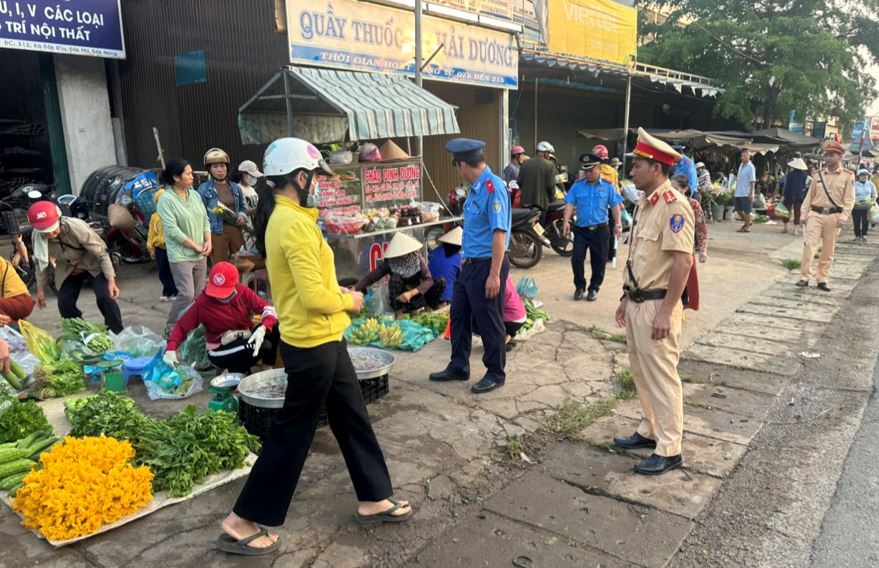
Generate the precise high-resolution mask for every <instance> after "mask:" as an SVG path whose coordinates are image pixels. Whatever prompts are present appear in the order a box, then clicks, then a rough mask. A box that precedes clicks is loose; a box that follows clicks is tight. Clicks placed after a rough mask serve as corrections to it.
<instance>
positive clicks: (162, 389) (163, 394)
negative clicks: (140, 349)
mask: <svg viewBox="0 0 879 568" xmlns="http://www.w3.org/2000/svg"><path fill="white" fill-rule="evenodd" d="M163 355H164V353H163V352H162V351H159V352H158V353H156V354H155V356H153V358H152V360H151V361H150V362H149V364H147V366H146V367H144V369H143V383H144V385H146V389H147V396H149V397H150V400H158V399H181V398H187V397H190V396H192V395H194V394H195V393H197V392H199V391H201V390H202V386H203V383H204V381H203V380H202V378H201V375H200V374H199V373H198V371H196V370H195V369H193V368H192V367H184V366H179V367H177V368H176V369H175V368H172V367H171V366H170V365H168V364H167V363H165V360H164V359H163V358H162V356H163Z"/></svg>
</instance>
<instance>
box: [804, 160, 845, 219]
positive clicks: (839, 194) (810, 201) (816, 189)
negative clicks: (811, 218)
mask: <svg viewBox="0 0 879 568" xmlns="http://www.w3.org/2000/svg"><path fill="white" fill-rule="evenodd" d="M822 177H823V178H824V183H825V184H827V191H826V192H825V191H824V186H823V185H821V178H822ZM828 192H829V193H830V195H831V196H832V197H833V201H835V202H836V205H834V204H833V203H831V202H830V199H828V197H827V193H828ZM854 205H855V174H853V173H851V172H850V171H848V170H846V169H844V168H843V167H841V166H840V168H839V169H838V170H836V173H831V172H829V171H828V170H827V168H824V169H822V170H820V171H819V172H818V173H816V174H815V175H813V176H812V185H810V186H809V191H808V193H806V199H805V200H804V201H803V207H802V211H803V213H804V214H805V215H806V216H808V214H809V211H810V210H811V209H810V208H811V207H822V208H824V207H826V208H828V209H829V208H831V207H842V213H840V214H839V215H840V218H842V220H843V221H846V220H848V217H849V215H850V214H851V212H852V207H854Z"/></svg>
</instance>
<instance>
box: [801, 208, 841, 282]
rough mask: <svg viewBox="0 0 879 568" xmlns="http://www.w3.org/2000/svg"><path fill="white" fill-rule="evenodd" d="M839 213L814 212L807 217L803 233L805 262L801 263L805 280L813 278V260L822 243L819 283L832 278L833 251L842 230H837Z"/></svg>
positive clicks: (819, 260)
mask: <svg viewBox="0 0 879 568" xmlns="http://www.w3.org/2000/svg"><path fill="white" fill-rule="evenodd" d="M838 216H839V214H838V213H832V214H830V215H821V214H820V213H815V212H814V211H811V212H809V215H808V216H807V217H806V229H805V230H804V231H803V261H802V262H801V263H800V274H801V275H802V277H803V280H808V279H809V278H810V277H811V276H812V258H813V257H814V256H815V247H816V246H818V243H819V242H820V243H821V258H820V259H818V276H817V281H818V282H827V280H828V278H829V277H830V265H831V264H832V263H833V251H834V250H835V249H836V239H838V238H839V232H840V229H837V228H836V219H837V217H838Z"/></svg>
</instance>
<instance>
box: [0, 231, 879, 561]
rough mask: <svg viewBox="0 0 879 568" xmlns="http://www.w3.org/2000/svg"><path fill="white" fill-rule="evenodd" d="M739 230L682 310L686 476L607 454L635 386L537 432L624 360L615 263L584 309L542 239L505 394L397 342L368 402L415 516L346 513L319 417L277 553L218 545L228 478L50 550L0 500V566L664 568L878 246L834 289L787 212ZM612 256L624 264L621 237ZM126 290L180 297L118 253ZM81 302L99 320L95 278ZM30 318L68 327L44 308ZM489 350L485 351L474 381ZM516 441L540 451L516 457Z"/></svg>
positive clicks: (127, 295)
mask: <svg viewBox="0 0 879 568" xmlns="http://www.w3.org/2000/svg"><path fill="white" fill-rule="evenodd" d="M735 227H736V226H734V224H733V223H718V224H714V225H712V226H711V230H712V241H711V249H710V251H709V252H710V256H711V258H710V260H709V262H708V264H707V265H704V266H702V267H700V268H701V269H702V270H701V271H700V279H701V282H702V290H703V293H702V298H703V305H704V306H705V307H704V309H703V310H702V311H700V312H698V313H691V312H688V313H687V315H686V318H687V320H686V323H685V326H684V340H685V343H686V344H687V345H688V353H687V357H686V360H685V362H684V363H683V364H682V368H681V371H682V373H683V374H684V375H685V378H686V380H687V381H688V383H687V384H686V387H685V396H686V400H687V407H686V421H685V428H686V441H685V454H684V459H685V464H686V466H687V469H685V470H683V471H678V472H674V473H671V474H668V475H666V476H663V477H661V478H659V479H651V478H642V477H637V476H634V475H633V474H632V473H631V471H630V469H631V466H632V464H633V463H634V460H635V459H636V457H637V455H638V454H637V453H632V454H620V453H612V452H609V451H608V449H607V447H606V442H607V441H608V440H610V438H611V437H612V436H613V435H615V434H616V433H619V432H625V433H629V432H631V429H632V428H633V427H634V424H635V422H634V420H635V419H637V403H636V401H635V400H621V401H613V402H610V403H609V404H612V405H614V406H615V408H614V412H613V414H612V415H610V416H607V417H605V418H603V419H601V420H598V421H596V422H594V423H593V424H591V425H590V426H589V427H587V428H585V429H584V430H583V431H582V432H577V433H576V435H575V436H572V438H573V439H568V440H564V441H561V440H560V439H559V438H557V437H555V436H554V435H550V434H548V433H547V432H546V430H545V429H544V428H541V424H543V423H544V422H545V421H546V420H547V419H548V418H549V417H552V416H554V415H555V414H556V409H557V408H558V407H559V406H560V405H562V404H563V403H565V402H566V401H568V400H573V401H576V402H577V403H578V404H579V405H580V406H581V407H584V408H592V407H591V406H589V405H598V404H608V401H609V400H610V399H611V398H612V396H613V395H614V391H615V387H614V382H613V378H614V377H615V376H617V375H618V374H620V373H622V372H623V371H625V370H626V368H627V366H628V357H627V356H626V354H625V345H623V344H621V343H619V342H618V338H616V337H614V334H619V333H620V331H619V330H617V329H615V325H614V323H613V311H614V309H615V308H616V303H617V300H618V298H619V290H620V288H621V277H622V270H623V264H624V262H620V263H619V264H618V266H617V268H616V270H609V271H608V276H607V279H606V281H605V284H604V286H603V287H602V292H601V294H600V296H599V300H598V301H597V302H594V303H586V302H579V303H574V302H573V301H572V300H571V295H572V293H573V286H572V285H571V284H570V283H569V281H570V264H569V260H568V259H563V258H560V257H557V256H555V255H553V254H552V253H550V254H549V255H548V256H547V257H545V258H544V260H543V261H542V262H541V264H540V265H538V267H536V268H535V269H532V270H530V271H525V272H521V271H516V272H515V273H514V280H515V279H517V278H518V276H520V275H523V274H525V275H528V276H531V277H534V278H535V279H536V280H537V282H538V285H539V287H540V293H539V297H540V299H541V300H543V301H544V302H545V304H546V308H547V310H548V311H549V312H550V314H551V315H552V317H553V318H554V320H553V322H552V323H551V324H550V325H549V326H548V329H547V331H545V332H544V333H542V334H539V335H537V336H535V337H534V338H532V339H531V340H529V341H527V342H525V343H522V344H521V345H520V346H519V347H518V348H517V349H516V350H514V351H513V352H512V353H511V355H510V357H509V362H508V376H509V381H508V383H507V385H506V386H505V387H504V388H503V389H499V390H498V391H494V392H492V393H490V394H488V395H485V396H481V397H476V396H474V395H472V394H471V393H470V392H469V390H468V387H469V385H464V384H460V383H457V384H434V383H430V382H428V381H427V374H428V373H429V372H431V371H433V370H438V369H441V368H442V367H443V366H444V365H445V364H446V362H447V360H448V355H449V346H448V344H447V343H446V342H444V341H442V340H438V341H435V342H433V343H431V344H429V345H428V346H426V347H425V348H424V349H423V350H422V351H420V352H418V353H414V354H413V353H398V363H397V365H396V367H395V368H394V371H393V373H392V377H391V379H392V385H391V394H390V395H388V396H387V397H385V398H384V399H383V400H381V401H379V402H378V403H376V404H374V405H371V406H370V413H371V416H372V421H373V424H374V427H375V430H376V433H377V435H378V437H379V440H380V442H381V444H382V447H383V449H384V451H385V455H386V457H387V460H388V464H389V467H390V469H391V474H392V477H393V480H394V484H395V486H396V487H397V488H398V496H399V497H401V498H407V499H411V500H413V502H414V503H415V504H416V509H417V511H418V514H417V517H416V518H415V519H414V520H413V521H412V522H410V523H407V524H405V525H403V526H395V527H390V526H389V527H379V528H374V529H362V528H360V527H358V526H357V525H356V524H355V523H354V522H353V519H352V518H351V513H352V512H353V509H354V505H355V501H354V495H353V491H352V489H351V487H350V481H349V479H348V475H347V471H346V470H345V467H344V463H343V461H342V459H341V456H340V454H339V452H338V448H337V446H336V443H335V440H334V439H333V437H332V434H331V433H330V432H329V430H328V429H326V428H325V429H322V430H320V431H319V432H318V434H317V436H316V438H315V442H314V445H313V448H312V454H311V455H310V457H309V461H308V462H307V464H306V469H305V472H304V475H303V478H302V481H301V483H300V485H299V488H298V491H297V494H296V499H295V500H294V503H293V505H292V507H291V509H290V514H289V516H288V520H287V523H286V525H285V526H284V527H283V528H281V529H280V534H281V535H282V538H283V540H284V545H283V548H282V551H281V553H280V554H279V555H275V556H273V557H269V558H260V559H238V558H231V557H228V556H226V555H223V554H221V553H219V552H217V551H215V550H214V549H213V547H212V545H211V542H212V540H213V539H214V538H216V535H217V534H218V523H219V521H220V519H221V518H222V517H223V515H224V514H225V513H226V512H227V511H228V509H229V508H230V507H231V505H232V503H233V501H234V499H235V497H236V496H237V493H238V491H239V490H240V487H241V484H240V483H235V484H232V485H229V486H226V487H223V488H220V489H218V490H216V491H213V492H211V493H209V494H206V495H203V496H200V497H198V498H196V499H194V500H192V501H189V502H187V503H184V504H181V505H178V506H175V507H170V508H168V509H164V510H162V511H159V512H158V513H156V514H154V515H151V516H150V517H147V518H145V519H142V520H140V521H137V522H135V523H132V524H130V525H127V526H125V527H122V528H120V529H117V530H115V531H112V532H110V533H106V534H104V535H100V536H98V537H95V538H92V539H88V540H86V541H83V542H82V543H78V544H76V545H74V546H72V547H69V548H65V549H61V550H58V551H54V550H52V549H51V548H50V547H48V546H47V545H46V544H45V543H43V542H41V541H38V540H37V539H35V538H34V537H33V536H32V535H31V534H30V533H28V532H27V531H25V530H24V529H23V528H21V526H20V524H19V522H18V519H17V518H16V517H15V516H14V515H13V514H12V513H11V512H10V511H8V510H6V511H4V513H3V514H0V531H2V532H3V533H5V534H8V535H14V538H12V539H8V544H7V546H6V547H4V549H3V550H2V551H0V566H12V565H22V566H28V565H35V564H37V563H38V564H40V565H43V566H45V565H48V566H65V567H66V566H147V565H154V564H156V563H164V564H166V565H171V566H196V565H205V564H208V565H211V566H237V565H242V566H243V565H245V564H246V565H247V566H269V565H274V566H293V567H295V566H319V567H330V566H332V567H360V566H364V567H365V566H402V565H410V564H411V565H415V566H512V565H513V560H514V559H516V558H517V557H519V556H523V557H527V558H530V559H531V560H532V561H533V565H534V566H587V565H598V564H600V565H602V566H627V565H640V566H662V565H665V563H666V562H667V561H668V559H669V558H670V557H671V555H672V554H674V552H675V550H677V547H678V545H679V544H680V542H681V541H682V540H683V539H684V538H685V537H686V535H687V534H688V533H689V531H690V530H691V528H692V526H693V519H694V518H696V517H697V516H698V515H699V513H700V511H701V510H702V509H703V508H704V507H705V505H706V503H708V502H709V501H710V499H711V497H712V495H713V494H714V493H715V492H716V491H717V490H718V488H719V487H720V486H721V484H722V483H723V481H724V479H726V478H727V476H728V475H729V474H730V472H731V471H732V470H733V469H734V468H735V466H736V464H737V463H738V461H739V460H740V459H741V457H742V456H743V455H745V453H746V452H747V450H748V444H749V442H750V441H751V439H752V438H753V436H754V435H755V434H756V433H757V432H758V431H759V430H760V427H761V424H762V421H763V419H764V418H765V415H766V412H767V411H768V408H769V406H770V404H771V403H772V402H773V400H774V397H775V396H776V395H777V394H778V392H779V391H780V390H781V388H782V387H783V385H784V383H785V381H787V380H788V379H787V377H788V376H790V375H791V374H793V373H794V372H795V371H796V369H797V368H798V367H799V365H800V362H799V359H800V357H799V353H800V352H801V351H804V350H811V349H814V348H815V341H816V340H817V338H818V337H820V332H821V329H822V327H821V326H824V325H826V322H827V321H829V320H830V318H831V317H832V316H833V314H834V313H836V311H837V310H838V309H839V308H840V307H841V306H843V305H844V304H845V302H846V298H847V296H848V293H849V292H850V291H851V289H852V288H853V287H854V285H855V284H856V282H857V279H858V278H859V277H860V275H861V274H862V273H863V271H864V269H865V267H866V266H867V265H868V263H869V262H871V261H872V259H873V258H874V257H875V255H876V250H875V248H873V247H872V246H869V247H854V246H849V245H843V246H841V247H840V253H839V254H838V258H837V262H836V264H835V266H834V274H835V275H837V274H838V275H839V276H840V278H835V279H834V281H833V284H834V291H833V292H832V293H830V294H824V295H819V294H821V293H820V292H817V291H816V290H815V289H814V288H811V289H808V290H800V289H796V288H793V287H792V286H791V284H792V282H793V281H795V280H796V275H795V274H790V273H788V271H787V270H785V269H784V268H783V267H782V265H781V262H780V261H781V260H782V259H785V258H792V259H798V258H799V251H800V250H801V244H800V241H799V240H798V238H796V237H793V236H790V235H781V234H779V232H778V231H779V230H780V227H778V226H774V227H773V226H757V227H755V231H754V232H753V233H751V234H749V235H744V234H739V233H735V232H734V229H735ZM620 253H621V255H623V258H624V256H625V253H626V248H625V247H621V251H620ZM119 285H120V288H121V289H122V297H123V305H122V310H123V316H124V318H125V320H126V323H127V324H134V323H139V324H143V325H147V326H149V327H151V328H152V329H154V330H161V329H162V328H163V326H164V319H165V316H166V314H167V310H168V308H169V306H168V305H167V304H163V303H159V302H158V301H153V298H155V299H156V300H157V299H158V296H159V290H160V288H159V284H158V278H157V277H156V275H155V273H153V274H146V273H145V270H144V267H131V266H127V267H124V268H123V270H122V271H121V275H120V282H119ZM80 307H81V308H82V309H83V311H84V312H85V314H86V317H87V318H89V319H92V320H94V321H100V318H99V317H97V310H96V308H95V307H94V304H93V299H92V298H91V297H90V293H89V292H87V291H86V292H84V293H83V297H82V299H81V300H80ZM32 320H33V322H34V323H36V324H37V325H40V326H43V327H46V328H47V329H50V330H57V328H58V321H57V312H56V311H55V310H54V309H52V307H51V306H50V309H48V310H45V311H43V312H39V313H37V314H36V315H35V316H34V317H33V318H32ZM806 320H809V321H810V322H814V323H807V321H806ZM480 355H481V351H480V350H479V349H476V350H475V352H474V361H473V375H474V376H477V377H478V376H479V375H480V374H481V371H482V367H481V363H479V362H478V358H479V357H480ZM131 391H132V394H133V395H134V396H135V397H136V398H137V399H138V401H139V404H140V405H141V407H142V408H144V409H145V411H147V412H153V413H155V414H157V415H165V414H168V413H171V412H174V411H175V410H177V409H178V408H180V407H182V406H184V405H185V404H186V403H190V402H192V403H195V404H197V405H198V406H199V407H202V408H204V407H205V406H206V401H207V399H208V396H207V394H206V393H201V394H200V395H197V396H196V397H194V398H193V399H190V400H188V401H186V402H185V403H180V402H175V403H167V402H165V403H161V404H158V403H155V402H150V401H148V400H147V399H146V397H145V394H144V392H143V387H142V385H133V386H132V387H131ZM584 405H585V406H584ZM595 407H596V408H597V406H595ZM520 444H521V445H522V447H521V448H520V447H519V445H520ZM513 449H516V450H519V449H521V452H519V451H513ZM522 454H524V455H525V456H526V457H528V459H529V460H531V461H533V462H536V463H535V464H534V465H529V464H528V463H527V462H523V461H522V459H521V455H522ZM511 456H512V459H511ZM633 527H635V528H634V532H633ZM520 560H522V559H520Z"/></svg>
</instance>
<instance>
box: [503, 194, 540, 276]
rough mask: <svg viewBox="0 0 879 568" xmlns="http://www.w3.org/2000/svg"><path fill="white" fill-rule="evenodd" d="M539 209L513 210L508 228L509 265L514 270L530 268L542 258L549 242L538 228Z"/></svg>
mask: <svg viewBox="0 0 879 568" xmlns="http://www.w3.org/2000/svg"><path fill="white" fill-rule="evenodd" d="M540 215H541V211H540V209H538V208H536V207H530V208H527V209H518V208H516V209H513V211H512V223H511V227H510V251H509V256H510V263H511V264H512V265H513V266H515V267H516V268H532V267H534V266H536V265H537V263H538V262H540V259H541V258H543V247H544V246H548V245H549V242H548V241H547V240H546V239H545V238H544V237H543V234H542V233H543V228H542V227H540Z"/></svg>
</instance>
